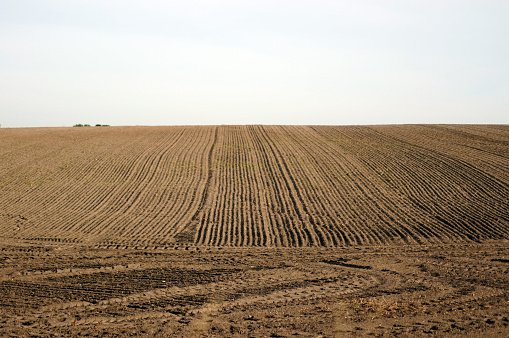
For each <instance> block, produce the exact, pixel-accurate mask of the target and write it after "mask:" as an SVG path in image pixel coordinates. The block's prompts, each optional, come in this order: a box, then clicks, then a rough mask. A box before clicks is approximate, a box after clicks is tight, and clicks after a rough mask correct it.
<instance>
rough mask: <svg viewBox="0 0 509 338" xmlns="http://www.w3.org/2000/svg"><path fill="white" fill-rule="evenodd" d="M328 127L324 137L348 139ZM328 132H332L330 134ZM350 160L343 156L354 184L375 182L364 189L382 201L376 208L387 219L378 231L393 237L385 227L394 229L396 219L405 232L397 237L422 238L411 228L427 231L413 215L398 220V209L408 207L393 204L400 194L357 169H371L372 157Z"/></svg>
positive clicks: (341, 146) (406, 206) (419, 240)
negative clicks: (381, 204)
mask: <svg viewBox="0 0 509 338" xmlns="http://www.w3.org/2000/svg"><path fill="white" fill-rule="evenodd" d="M313 129H314V130H315V131H316V132H319V133H323V132H325V130H323V129H324V128H321V130H319V129H317V128H313ZM328 129H329V130H328V131H327V133H326V134H323V135H324V137H325V138H327V137H333V138H338V137H339V138H341V139H342V140H344V142H347V141H346V140H348V139H350V136H348V135H345V134H343V133H339V134H337V133H338V132H339V130H337V129H340V128H333V127H331V128H328ZM330 132H332V134H330ZM358 137H359V136H358ZM324 143H325V144H326V143H327V142H324ZM336 144H337V142H336ZM338 145H339V147H340V148H344V149H348V148H351V147H352V146H354V144H352V143H350V144H349V145H348V148H345V145H342V144H338ZM349 151H350V152H352V153H355V154H357V153H358V151H355V147H354V148H353V150H352V149H350V150H349ZM351 160H352V158H350V160H346V157H345V160H344V161H345V162H346V163H350V164H349V166H350V170H351V171H352V174H353V177H358V178H359V179H356V180H355V181H354V182H355V183H356V184H361V183H364V182H365V183H367V182H376V183H377V184H371V185H369V186H367V187H366V188H364V189H367V191H368V194H367V196H369V195H372V194H375V195H377V197H378V199H380V200H381V202H383V207H378V209H379V211H378V212H380V210H381V211H382V214H387V217H388V219H385V220H383V219H382V223H383V224H384V226H379V227H378V228H379V229H380V231H381V232H385V233H386V236H389V237H393V235H391V234H390V233H389V232H387V230H386V229H391V228H392V230H394V229H395V228H394V222H395V221H396V224H398V225H399V226H401V227H402V230H403V231H404V232H405V235H404V236H402V234H401V232H399V235H398V234H395V235H396V236H397V237H398V236H399V237H401V238H402V239H403V240H404V241H405V238H406V237H410V238H412V239H413V240H414V241H416V242H417V243H420V242H421V241H422V239H421V237H420V236H416V234H415V233H414V231H415V230H413V229H418V230H417V231H418V232H420V233H421V234H422V231H424V233H427V232H428V231H427V230H426V229H419V224H420V222H419V221H418V220H417V219H415V217H412V215H409V219H407V220H406V221H405V220H402V219H400V220H398V219H399V218H400V217H398V209H401V208H408V207H409V205H408V204H406V203H404V204H403V205H400V206H398V205H397V204H394V202H403V201H402V200H401V196H398V194H397V193H395V192H392V191H391V190H390V189H389V188H388V186H387V185H386V184H385V183H384V182H382V181H380V180H379V179H377V178H376V177H372V176H371V175H369V176H366V174H363V173H362V172H360V171H359V169H361V168H363V167H364V168H370V169H373V168H372V167H371V164H372V163H373V162H372V161H373V158H372V159H371V160H370V161H368V162H363V163H362V164H361V163H354V162H351ZM376 168H378V167H375V169H376ZM382 168H385V167H384V166H382ZM373 172H376V170H373ZM376 187H381V188H383V192H382V191H380V189H378V188H376ZM360 189H363V188H360ZM385 209H387V211H388V212H389V213H386V212H385ZM378 212H377V211H376V210H375V211H374V213H375V214H377V213H378ZM388 221H390V222H388ZM408 221H410V223H408ZM406 224H408V225H409V226H410V224H412V225H411V227H410V228H409V227H408V226H407V225H406ZM384 228H385V229H384ZM428 233H429V232H428ZM423 238H428V239H429V238H430V236H426V235H424V236H423Z"/></svg>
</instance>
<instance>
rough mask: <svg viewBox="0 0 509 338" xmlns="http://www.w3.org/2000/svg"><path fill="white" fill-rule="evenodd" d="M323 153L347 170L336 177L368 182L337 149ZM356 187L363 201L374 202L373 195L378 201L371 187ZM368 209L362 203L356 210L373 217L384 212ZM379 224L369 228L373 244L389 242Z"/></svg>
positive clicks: (376, 223)
mask: <svg viewBox="0 0 509 338" xmlns="http://www.w3.org/2000/svg"><path fill="white" fill-rule="evenodd" d="M316 129H317V128H313V131H314V132H315V133H317V134H318V135H319V134H321V132H320V131H318V130H316ZM326 145H327V142H324V141H323V140H322V142H320V143H319V144H316V145H314V146H313V147H320V148H323V147H325V146H326ZM324 152H325V153H328V156H331V158H332V159H334V160H333V161H335V162H336V163H339V162H340V163H342V164H343V165H344V166H346V168H348V169H346V170H345V171H344V173H341V174H340V173H338V175H337V176H339V175H345V173H346V176H345V177H351V176H353V177H358V178H360V179H356V180H355V181H354V182H369V180H368V179H366V178H365V177H364V175H363V174H362V173H361V172H360V171H358V167H359V166H358V165H357V166H355V165H352V164H351V163H350V161H349V160H347V158H346V157H345V156H344V155H342V154H340V153H339V152H338V147H334V148H332V149H327V150H326V151H324ZM328 176H330V174H328ZM349 180H351V179H350V178H349ZM355 185H356V184H355ZM356 186H357V189H358V193H361V194H362V196H363V198H362V199H363V200H365V199H371V200H373V201H375V199H374V198H373V197H370V196H373V195H374V196H375V197H376V198H378V199H380V197H381V196H377V192H376V191H373V189H371V187H369V186H362V185H356ZM360 202H362V200H361V201H360ZM350 208H351V206H350ZM370 208H371V207H370V205H369V204H367V205H366V203H362V207H359V208H356V209H360V210H361V211H364V212H365V213H367V214H374V215H376V214H377V212H378V213H380V212H382V213H384V210H383V208H382V207H379V209H380V210H370ZM379 222H381V220H380V219H379V220H378V221H377V220H374V221H373V224H372V226H371V227H372V228H373V232H374V234H373V235H374V236H375V239H374V241H375V242H378V241H380V242H389V237H390V234H388V233H387V231H386V229H385V228H384V227H381V226H379V224H378V223H379ZM376 229H378V230H377V231H375V230H376ZM360 231H362V230H360Z"/></svg>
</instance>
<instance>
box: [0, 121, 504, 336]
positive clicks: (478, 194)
mask: <svg viewBox="0 0 509 338" xmlns="http://www.w3.org/2000/svg"><path fill="white" fill-rule="evenodd" d="M508 263H509V126H506V125H394V126H343V127H342V126H175V127H82V128H27V129H0V299H1V301H0V335H1V336H9V335H12V336H43V337H45V336H59V335H62V336H78V335H83V336H130V335H148V336H161V337H166V336H181V337H193V336H200V335H201V336H239V337H244V336H261V337H262V336H272V337H281V336H282V337H286V336H315V337H316V336H319V335H321V336H324V337H329V336H341V337H342V336H349V335H351V336H384V335H385V336H396V335H401V336H408V337H413V336H419V335H421V336H427V335H431V334H433V335H438V336H449V335H470V336H472V337H474V336H479V335H481V334H482V335H484V336H500V337H505V336H507V335H509V265H508Z"/></svg>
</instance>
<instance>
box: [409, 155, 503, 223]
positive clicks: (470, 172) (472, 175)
mask: <svg viewBox="0 0 509 338" xmlns="http://www.w3.org/2000/svg"><path fill="white" fill-rule="evenodd" d="M417 147H418V148H420V146H417ZM422 152H424V153H425V154H426V153H427V154H428V155H424V156H426V157H428V158H438V160H439V161H442V163H446V164H445V169H444V170H445V171H446V173H450V175H451V181H456V182H458V177H461V178H462V179H463V180H464V181H463V182H464V183H461V182H458V183H459V184H461V185H462V190H463V191H465V192H466V193H468V194H469V195H470V196H471V197H470V198H469V197H468V196H466V198H467V200H470V201H475V199H481V200H486V199H490V198H494V197H495V199H496V200H503V197H502V196H503V195H504V193H503V192H501V194H502V195H500V196H492V195H493V193H494V192H495V193H497V192H498V191H504V190H505V192H507V191H509V189H507V188H506V189H504V187H503V186H502V187H501V186H497V183H498V182H497V181H495V182H490V183H489V188H485V187H483V186H482V184H481V182H483V183H485V182H486V181H489V179H487V178H486V176H485V173H483V172H480V171H479V170H478V169H476V168H472V166H471V165H469V164H468V163H465V162H463V161H460V160H456V159H453V158H451V157H445V156H443V155H442V154H441V153H439V152H436V151H434V150H428V149H423V150H422ZM415 153H417V151H415ZM432 154H434V155H435V156H433V155H432ZM456 168H460V169H456ZM426 170H427V171H428V172H432V168H425V171H426ZM446 176H448V175H446ZM476 176H477V177H476ZM479 176H480V177H479ZM476 178H477V180H476ZM458 183H457V184H458ZM471 186H473V187H471ZM488 191H490V192H491V196H488V193H487V192H488ZM451 192H452V191H450V190H445V189H444V190H443V192H442V195H441V196H440V197H442V196H443V198H444V199H448V200H449V201H450V202H454V200H453V199H452V198H451V196H454V194H451ZM479 193H483V195H484V196H482V195H479ZM486 207H488V208H489V207H490V204H487V203H484V204H483V208H486ZM469 209H470V211H472V207H470V208H469ZM506 210H507V204H506V205H505V206H501V207H500V208H495V209H492V212H491V213H493V212H495V214H497V213H499V214H500V213H502V215H503V214H504V213H507V212H506ZM443 211H445V212H446V213H450V215H451V219H452V220H454V219H455V218H457V217H458V216H461V215H459V214H458V215H455V213H454V212H453V210H451V211H449V210H446V209H443ZM474 215H475V214H474ZM455 216H456V217H455ZM460 219H461V217H460ZM459 223H460V224H462V225H463V226H464V227H465V226H466V227H468V228H472V229H471V230H472V232H474V233H475V232H484V231H485V230H486V229H485V226H484V224H483V222H482V221H480V220H478V219H477V217H472V218H470V219H469V221H468V224H467V222H459Z"/></svg>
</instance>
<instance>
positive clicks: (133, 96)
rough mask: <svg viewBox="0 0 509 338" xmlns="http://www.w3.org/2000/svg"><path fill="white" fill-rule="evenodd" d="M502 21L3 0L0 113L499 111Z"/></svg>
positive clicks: (37, 118) (506, 116)
mask: <svg viewBox="0 0 509 338" xmlns="http://www.w3.org/2000/svg"><path fill="white" fill-rule="evenodd" d="M508 18H509V1H507V0H501V1H492V0H484V1H469V0H461V1H460V0H440V1H433V0H427V1H422V0H401V1H398V0H392V1H391V0H386V1H383V0H379V1H367V0H356V1H351V0H348V1H341V0H313V1H309V0H308V1H299V0H292V1H282V0H279V1H278V0H271V1H268V0H267V1H265V0H261V1H254V0H253V1H241V0H237V1H233V0H216V1H205V0H186V1H156V0H143V1H141V0H139V1H134V0H87V1H85V0H36V1H28V0H12V1H10V0H0V124H1V126H2V127H59V126H72V125H74V124H77V123H88V124H110V125H208V124H313V125H351V124H354V125H356V124H364V125H366V124H406V123H479V124H485V123H488V124H492V123H493V124H509V19H508Z"/></svg>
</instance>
